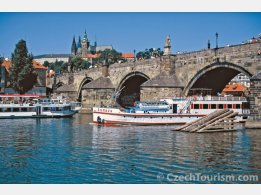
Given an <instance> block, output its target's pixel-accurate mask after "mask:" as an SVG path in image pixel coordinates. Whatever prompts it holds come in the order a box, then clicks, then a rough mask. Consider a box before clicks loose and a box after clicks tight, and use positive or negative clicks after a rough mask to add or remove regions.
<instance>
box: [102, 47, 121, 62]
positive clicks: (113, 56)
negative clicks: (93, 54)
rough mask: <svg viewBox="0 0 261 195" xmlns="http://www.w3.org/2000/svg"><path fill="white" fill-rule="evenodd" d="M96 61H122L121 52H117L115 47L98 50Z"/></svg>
mask: <svg viewBox="0 0 261 195" xmlns="http://www.w3.org/2000/svg"><path fill="white" fill-rule="evenodd" d="M98 55H99V57H98V63H101V64H103V63H104V62H105V63H106V64H114V63H116V62H118V61H120V60H121V61H124V59H123V58H122V54H121V53H120V52H117V51H116V50H115V49H112V50H111V49H105V50H104V51H100V52H98Z"/></svg>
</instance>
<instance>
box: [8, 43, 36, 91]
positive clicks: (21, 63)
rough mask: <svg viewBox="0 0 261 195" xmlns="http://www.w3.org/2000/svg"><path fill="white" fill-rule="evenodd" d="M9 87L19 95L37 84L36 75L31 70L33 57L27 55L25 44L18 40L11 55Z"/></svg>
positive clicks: (32, 69)
mask: <svg viewBox="0 0 261 195" xmlns="http://www.w3.org/2000/svg"><path fill="white" fill-rule="evenodd" d="M9 78H10V83H11V87H12V88H13V89H14V90H15V91H17V92H18V93H20V94H24V93H26V92H27V91H29V90H30V89H32V88H33V86H34V84H36V82H37V74H36V73H35V72H34V68H33V56H32V54H29V53H28V50H27V47H26V42H25V41H24V40H20V41H19V42H18V43H17V44H16V47H15V50H14V53H12V65H11V68H10V77H9Z"/></svg>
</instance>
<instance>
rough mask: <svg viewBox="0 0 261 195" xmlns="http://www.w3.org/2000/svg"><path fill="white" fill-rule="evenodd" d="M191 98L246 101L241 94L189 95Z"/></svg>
mask: <svg viewBox="0 0 261 195" xmlns="http://www.w3.org/2000/svg"><path fill="white" fill-rule="evenodd" d="M189 98H191V99H192V100H202V101H247V98H246V97H241V96H191V97H187V99H189Z"/></svg>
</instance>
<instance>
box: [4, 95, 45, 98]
mask: <svg viewBox="0 0 261 195" xmlns="http://www.w3.org/2000/svg"><path fill="white" fill-rule="evenodd" d="M0 97H31V98H40V97H43V98H45V96H40V95H35V94H23V95H21V94H1V95H0Z"/></svg>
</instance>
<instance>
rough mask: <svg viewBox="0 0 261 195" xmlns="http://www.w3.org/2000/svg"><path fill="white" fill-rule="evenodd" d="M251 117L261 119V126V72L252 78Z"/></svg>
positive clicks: (256, 119)
mask: <svg viewBox="0 0 261 195" xmlns="http://www.w3.org/2000/svg"><path fill="white" fill-rule="evenodd" d="M249 100H250V115H251V117H250V119H251V120H255V121H260V127H261V72H259V73H258V74H256V75H254V76H253V77H251V79H250V95H249Z"/></svg>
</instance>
